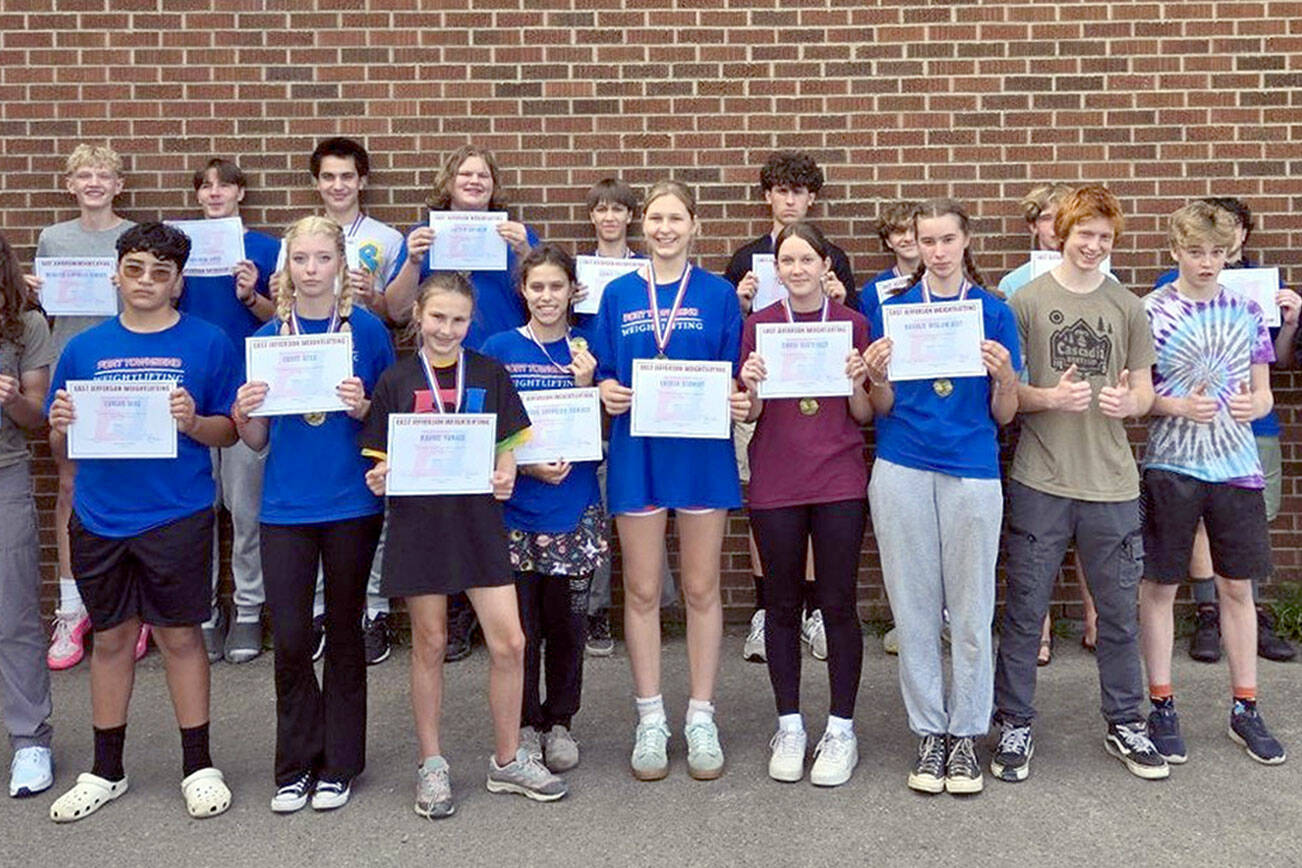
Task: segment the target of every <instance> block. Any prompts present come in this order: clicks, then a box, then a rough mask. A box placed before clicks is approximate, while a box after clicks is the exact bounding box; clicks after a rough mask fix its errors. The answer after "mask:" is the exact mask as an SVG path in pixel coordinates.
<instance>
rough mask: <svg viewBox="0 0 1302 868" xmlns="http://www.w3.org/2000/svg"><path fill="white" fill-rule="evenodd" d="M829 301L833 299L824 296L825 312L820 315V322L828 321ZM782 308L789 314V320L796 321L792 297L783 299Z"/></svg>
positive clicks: (790, 321)
mask: <svg viewBox="0 0 1302 868" xmlns="http://www.w3.org/2000/svg"><path fill="white" fill-rule="evenodd" d="M829 301H831V299H830V298H828V297H827V296H823V312H822V313H821V314H819V316H818V321H819V322H827V310H828V308H827V305H828V302H829ZM782 310H784V311H785V312H786V314H787V322H789V323H794V322H795V321H796V315H795V314H794V313H793V312H792V311H791V299H789V298H784V299H782Z"/></svg>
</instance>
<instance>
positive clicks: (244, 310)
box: [176, 231, 280, 364]
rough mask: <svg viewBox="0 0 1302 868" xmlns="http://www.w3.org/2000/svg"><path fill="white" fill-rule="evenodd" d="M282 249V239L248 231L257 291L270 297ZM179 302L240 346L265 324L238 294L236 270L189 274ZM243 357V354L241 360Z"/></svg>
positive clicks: (247, 248)
mask: <svg viewBox="0 0 1302 868" xmlns="http://www.w3.org/2000/svg"><path fill="white" fill-rule="evenodd" d="M279 253H280V242H279V241H277V240H276V239H274V238H272V237H271V236H270V235H263V234H262V233H261V232H253V231H249V232H245V233H244V255H245V256H246V257H247V258H248V259H250V260H252V261H253V264H254V265H256V266H257V267H258V282H257V284H256V285H255V286H254V291H255V292H257V293H259V294H261V295H264V296H268V297H270V295H271V290H270V288H269V283H268V281H270V280H271V275H272V273H273V272H274V271H275V270H276V257H277V256H278V255H279ZM176 306H177V308H178V309H180V310H182V311H184V312H185V313H188V314H192V315H194V316H197V317H199V318H200V319H204V320H207V321H208V322H210V323H212V324H213V325H215V326H217V327H218V328H219V329H221V330H222V331H224V332H226V336H227V337H228V338H230V340H231V343H232V344H234V345H235V346H236V347H237V348H240V349H242V348H243V347H244V339H245V338H247V337H248V336H249V335H251V334H253V333H254V332H255V331H257V330H258V327H259V326H260V325H262V320H260V319H258V318H257V317H256V316H254V315H253V311H251V310H249V308H248V306H247V305H245V304H244V302H242V301H240V300H239V299H238V298H237V297H236V296H235V276H234V275H232V274H222V275H217V276H215V277H187V278H186V279H185V288H184V289H183V290H182V291H181V298H180V300H179V301H178V302H177V304H176ZM243 360H244V356H243V355H242V354H241V355H240V362H241V364H242V363H243Z"/></svg>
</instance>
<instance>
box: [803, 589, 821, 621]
mask: <svg viewBox="0 0 1302 868" xmlns="http://www.w3.org/2000/svg"><path fill="white" fill-rule="evenodd" d="M800 599H801V601H802V602H803V604H804V614H805V617H806V618H808V617H809V616H810V615H812V614H814V610H815V609H817V608H818V601H817V600H815V599H814V583H813V582H811V581H809V580H808V579H806V580H805V581H802V582H801V583H800Z"/></svg>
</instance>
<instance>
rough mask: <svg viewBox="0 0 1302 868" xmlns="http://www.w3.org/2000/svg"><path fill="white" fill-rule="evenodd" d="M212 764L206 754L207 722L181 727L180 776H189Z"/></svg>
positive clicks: (210, 758)
mask: <svg viewBox="0 0 1302 868" xmlns="http://www.w3.org/2000/svg"><path fill="white" fill-rule="evenodd" d="M211 765H212V757H211V756H209V755H208V724H206V723H201V724H199V725H198V726H192V727H189V728H188V729H187V728H185V727H182V728H181V776H182V777H187V778H188V777H189V776H190V775H192V774H194V773H195V772H197V771H199V769H206V768H208V767H209V766H211Z"/></svg>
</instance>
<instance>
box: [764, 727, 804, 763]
mask: <svg viewBox="0 0 1302 868" xmlns="http://www.w3.org/2000/svg"><path fill="white" fill-rule="evenodd" d="M801 736H802V733H799V732H796V731H794V730H790V729H779V730H778V731H777V732H775V733H773V738H772V739H770V740H769V750H771V751H775V752H777V754H778V755H779V756H783V757H795V756H799V757H804V755H805V745H804V741H805V740H804V738H802V737H801Z"/></svg>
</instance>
